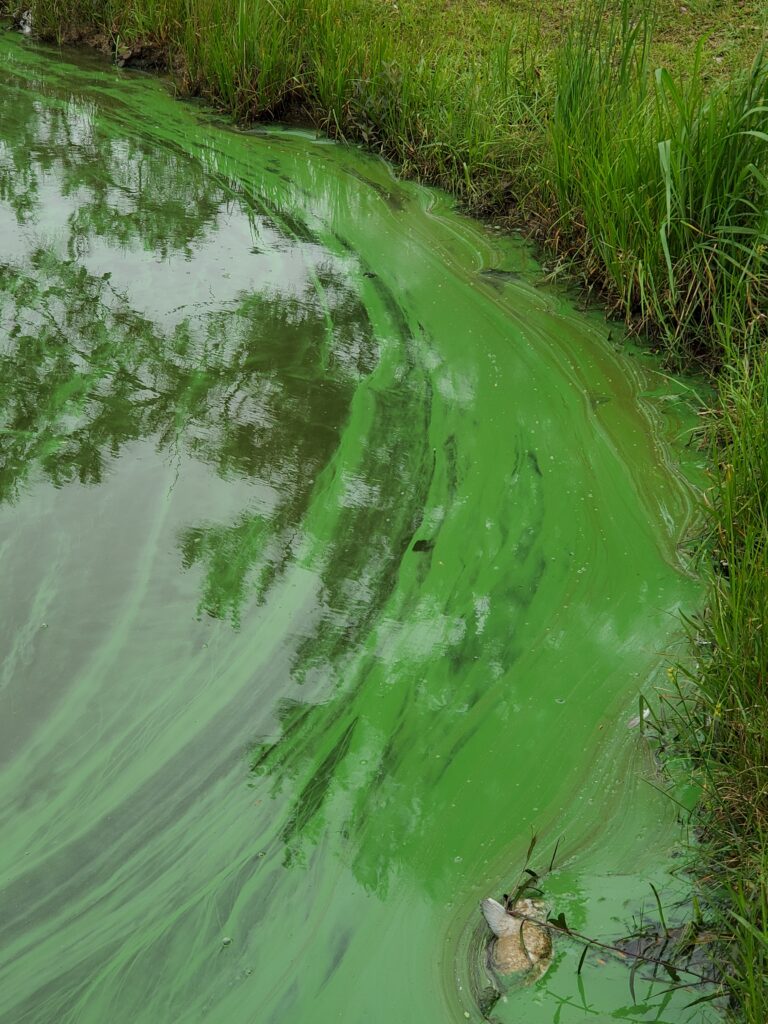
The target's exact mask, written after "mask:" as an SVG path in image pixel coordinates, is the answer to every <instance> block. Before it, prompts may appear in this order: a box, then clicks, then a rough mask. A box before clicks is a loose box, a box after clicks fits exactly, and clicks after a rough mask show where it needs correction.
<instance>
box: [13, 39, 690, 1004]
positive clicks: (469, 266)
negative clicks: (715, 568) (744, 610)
mask: <svg viewBox="0 0 768 1024" xmlns="http://www.w3.org/2000/svg"><path fill="white" fill-rule="evenodd" d="M0 237H1V238H2V248H1V252H0V364H1V366H2V372H1V375H0V395H1V397H2V407H1V413H0V415H1V416H2V420H1V426H0V558H1V563H0V564H1V565H2V579H3V598H2V601H3V605H2V608H3V614H2V617H0V630H2V648H1V655H2V667H1V670H0V671H1V675H0V687H1V689H0V701H1V702H2V704H1V707H2V714H1V716H0V769H1V774H0V814H1V815H2V843H1V844H0V903H1V913H0V1019H2V1020H3V1021H7V1022H10V1024H22V1022H24V1024H26V1022H39V1024H75V1022H77V1024H91V1022H92V1024H104V1022H106V1021H110V1022H112V1024H122V1022H126V1024H127V1022H131V1024H163V1022H177V1021H178V1022H182V1021H183V1022H185V1024H187V1022H194V1021H206V1022H211V1024H219V1022H221V1024H225V1022H226V1024H239V1022H259V1024H268V1022H273V1021H274V1022H287V1021H291V1022H296V1021H300V1022H312V1024H325V1022H330V1021H349V1022H360V1021H366V1022H378V1021H381V1022H385V1021H386V1022H392V1021H419V1024H428V1022H430V1021H435V1022H445V1021H447V1020H452V1019H462V1020H463V1019H466V1018H465V1015H466V1014H469V1015H470V1017H471V1018H473V1019H480V1013H481V1010H480V1009H479V1004H478V998H479V997H478V993H477V991H476V990H477V988H478V983H477V982H476V979H477V977H478V976H479V975H482V965H481V964H480V959H479V958H480V957H481V951H480V946H481V945H482V943H481V941H480V939H479V935H480V933H479V932H478V930H477V927H476V926H477V924H478V921H479V920H480V919H479V914H478V912H477V901H478V900H479V898H481V897H482V896H486V895H498V893H500V892H501V891H502V890H503V889H504V887H505V885H507V884H508V882H509V878H510V876H511V875H512V874H514V872H515V871H516V870H517V868H518V867H519V861H520V858H521V856H522V855H523V854H524V851H525V849H526V847H527V846H528V842H529V839H530V835H531V833H532V831H536V832H537V833H538V834H539V835H540V837H541V839H540V842H541V844H542V848H544V847H546V848H547V849H548V850H549V851H551V848H552V844H553V843H554V840H555V838H556V837H557V836H558V835H561V834H562V836H563V839H562V841H561V847H560V853H559V860H558V863H557V865H556V868H555V871H554V872H553V874H552V875H551V877H550V878H549V879H548V883H547V885H548V898H550V899H551V900H552V901H553V902H554V903H555V904H556V905H557V907H558V909H565V910H566V911H567V913H568V915H569V917H570V919H571V920H572V921H573V922H575V923H576V924H579V925H580V926H582V927H584V928H585V929H587V930H589V929H591V930H593V931H595V932H600V934H614V935H615V934H617V932H619V931H620V930H621V926H622V922H624V921H625V920H626V919H627V918H628V917H630V916H631V915H632V914H635V913H637V912H638V908H640V907H641V905H642V902H643V900H644V899H645V897H646V895H647V890H648V881H649V880H655V881H656V884H657V885H658V886H660V887H662V889H663V891H664V892H665V893H666V894H670V893H671V894H672V895H673V896H674V897H675V898H677V897H678V896H679V895H680V892H681V885H682V883H681V882H680V881H679V879H678V880H677V881H675V880H674V879H673V878H672V876H671V875H670V874H669V871H670V866H671V864H672V863H673V861H672V859H671V858H672V856H673V854H674V852H675V847H676V846H677V845H678V844H679V842H680V831H679V827H678V825H677V824H676V822H675V816H674V809H673V806H672V804H671V803H669V802H665V800H664V799H663V798H662V797H660V796H659V795H658V794H657V793H656V791H655V790H654V789H653V788H652V786H649V785H648V784H647V782H646V781H645V779H644V776H647V775H648V773H649V772H652V765H651V763H650V761H649V760H648V757H647V755H646V753H645V748H644V747H643V745H642V744H641V743H639V741H638V739H637V736H636V735H635V734H630V733H629V732H628V731H627V729H626V720H627V718H629V717H630V716H631V714H632V713H633V711H632V709H633V708H634V707H636V701H637V695H638V693H639V691H640V690H641V689H642V688H644V687H648V686H649V685H650V684H651V683H652V681H653V679H654V678H655V677H656V675H658V674H659V673H660V672H661V671H662V667H663V663H664V655H665V653H667V652H669V651H670V650H673V649H674V645H675V643H676V642H677V639H676V638H677V636H678V633H679V626H678V618H677V612H678V610H679V609H680V608H681V607H683V608H690V607H692V606H693V605H694V604H695V601H696V599H697V597H698V587H697V584H696V582H695V580H693V579H692V578H691V577H689V576H688V575H687V574H686V573H685V571H684V570H683V566H682V563H681V561H680V558H679V554H678V545H679V544H680V541H681V539H682V537H683V534H684V531H685V528H686V524H687V522H688V518H689V516H690V512H691V507H692V497H691V489H690V486H689V484H688V483H686V481H685V480H684V478H683V475H682V473H681V470H680V467H681V464H682V463H683V462H684V461H685V460H686V459H688V461H689V462H691V458H690V451H689V450H688V451H686V450H685V449H684V448H683V447H682V445H681V444H680V443H676V444H673V443H672V439H673V438H674V437H675V436H677V437H678V439H679V438H680V437H684V436H685V435H686V432H687V431H688V430H689V429H690V426H691V419H690V414H689V412H688V410H687V404H686V394H687V390H686V386H685V385H684V384H676V383H675V382H673V381H670V380H669V378H667V377H665V376H663V375H661V374H660V373H659V372H658V371H657V369H655V368H654V366H653V365H652V363H651V362H650V361H649V360H648V359H647V358H646V357H643V356H642V355H641V354H639V353H632V352H630V351H629V350H628V349H626V348H624V349H623V350H619V348H618V346H616V345H615V344H614V343H613V342H612V341H611V339H610V336H609V330H608V326H607V325H606V324H605V323H604V321H602V320H601V318H600V317H599V316H597V315H596V314H587V313H583V312H581V313H580V312H577V311H576V310H575V309H574V307H573V305H572V304H571V302H570V301H569V299H568V298H567V296H564V295H561V294H557V293H555V292H553V291H552V290H547V289H546V288H544V287H541V286H540V283H539V282H538V280H537V268H536V266H535V264H534V263H533V261H532V260H531V258H530V255H529V254H528V252H527V250H526V249H525V248H524V247H523V246H522V245H520V244H517V243H515V242H514V241H511V240H504V241H503V240H501V239H500V238H499V237H498V235H496V234H494V232H493V231H492V230H488V229H484V228H481V227H480V226H478V225H474V224H472V223H471V222H469V221H468V220H466V219H464V218H462V217H460V216H459V215H458V214H456V213H455V212H452V211H451V210H450V208H449V204H448V203H447V202H446V200H445V199H443V198H442V197H440V196H439V195H436V194H435V193H432V192H429V191H428V190H425V189H422V188H419V187H417V186H413V185H406V184H402V183H399V182H397V181H396V180H395V179H394V177H393V176H392V175H391V173H390V171H389V170H388V168H387V167H386V166H385V165H384V164H382V163H380V162H379V161H377V160H375V159H374V158H371V157H367V156H365V155H363V154H360V153H358V152H357V151H354V150H351V149H345V148H343V147H340V146H336V145H331V144H329V143H327V142H324V141H322V140H318V139H314V138H312V137H311V136H309V135H307V134H302V133H300V132H295V131H290V130H285V129H280V128H275V129H271V130H261V131H256V132H250V133H249V132H238V131H235V130H233V129H231V128H228V127H226V126H223V125H221V124H218V123H217V122H216V120H215V118H213V117H212V116H211V115H209V114H206V113H205V112H204V111H200V110H198V109H197V108H194V107H191V106H189V105H184V104H180V103H178V102H176V101H174V100H173V99H171V98H170V96H169V95H168V94H167V92H166V91H165V88H164V87H163V86H162V85H161V84H160V83H158V82H156V81H153V80H151V79H149V78H147V77H144V76H141V75H139V74H127V73H121V72H118V71H116V70H114V69H111V68H109V67H107V66H106V65H104V64H102V63H100V62H99V61H98V60H96V59H95V58H93V59H92V58H87V57H83V56H75V55H73V54H69V55H68V54H66V53H64V54H62V53H60V52H54V51H46V50H45V49H42V48H36V47H34V46H33V45H30V44H28V43H26V44H24V43H22V42H20V41H18V40H16V39H13V38H11V37H10V36H8V35H6V36H3V37H1V38H0ZM628 353H629V354H628ZM688 470H691V466H690V465H689V466H688ZM682 888H684V886H682ZM579 953H580V951H579V950H578V948H576V949H571V948H570V947H569V946H568V945H567V944H565V943H562V942H561V943H560V944H559V946H558V948H557V950H556V956H555V964H554V966H553V967H552V969H551V970H550V972H549V973H548V974H547V975H546V976H545V977H544V978H543V979H541V980H540V981H538V982H537V983H536V984H535V985H532V986H527V987H523V988H520V989H518V990H517V991H515V990H514V989H513V990H510V991H509V992H508V993H504V998H503V999H501V1000H500V1001H498V1002H497V1004H496V1007H495V1009H494V1011H493V1013H494V1014H495V1017H494V1019H497V1020H510V1021H511V1020H525V1021H527V1022H530V1024H537V1022H548V1024H549V1022H551V1021H553V1020H557V1021H560V1022H561V1024H567V1022H569V1021H573V1022H575V1021H582V1020H586V1019H596V1020H599V1019H626V1020H629V1019H631V1020H655V1021H665V1020H668V1021H675V1024H679V1022H681V1021H684V1020H696V1021H699V1020H704V1019H705V1017H704V1016H703V1013H704V1011H702V1009H701V1007H698V1008H697V1009H696V1010H690V1011H683V1009H682V1005H683V1002H688V1001H690V994H689V993H688V994H684V995H685V996H686V998H685V999H684V1000H683V1001H680V1000H681V999H682V997H680V998H678V995H675V994H671V995H670V994H668V995H666V996H662V995H658V994H657V989H658V986H657V988H654V986H653V984H652V983H651V982H646V981H642V980H641V979H640V978H638V980H637V987H638V993H640V992H642V998H641V1000H640V1004H639V1005H638V1006H632V1005H631V1000H630V998H629V994H628V991H627V983H626V972H625V969H624V968H623V966H622V965H620V964H618V965H616V964H611V963H608V964H604V965H593V969H592V971H591V973H589V972H587V974H585V975H583V976H582V978H577V976H576V973H575V963H576V960H577V958H578V955H579ZM478 972H479V974H478ZM473 979H475V980H474V981H473ZM585 979H586V980H585ZM482 984H485V982H482ZM663 987H664V986H661V988H663ZM643 1000H644V1002H643ZM556 1014H557V1016H556Z"/></svg>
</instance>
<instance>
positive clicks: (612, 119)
mask: <svg viewBox="0 0 768 1024" xmlns="http://www.w3.org/2000/svg"><path fill="white" fill-rule="evenodd" d="M27 6H31V8H32V13H33V19H34V25H35V28H36V30H37V31H38V32H39V33H40V34H41V35H42V36H44V37H47V38H58V39H73V38H74V39H77V38H83V37H85V38H97V37H98V38H100V39H101V40H102V41H104V40H106V41H108V42H109V44H110V45H112V46H114V47H117V48H118V49H120V50H121V51H122V50H124V49H125V48H131V47H137V46H144V47H154V48H155V49H156V50H159V51H160V52H161V53H162V54H163V55H164V57H165V59H166V61H167V64H168V67H169V69H170V70H171V71H172V73H173V75H174V77H175V78H176V80H177V82H178V83H179V84H180V86H181V87H182V89H183V90H185V91H187V92H188V93H193V94H199V95H202V96H204V97H206V98H207V99H208V100H209V101H211V102H212V103H214V104H217V105H219V106H220V107H222V108H223V109H225V110H227V111H229V112H231V113H232V114H233V115H234V116H235V117H237V118H239V119H243V120H247V119H257V118H283V117H287V116H296V115H298V116H300V117H301V118H303V119H304V120H305V121H307V122H309V123H310V124H313V125H315V126H317V127H318V128H320V129H322V130H324V131H327V132H329V133H330V134H332V135H334V136H337V137H340V138H346V139H348V140H353V141H360V142H362V143H364V144H365V145H366V146H368V147H370V148H372V149H374V150H376V151H378V152H380V153H382V154H383V155H385V156H387V157H389V158H390V159H392V160H394V161H396V162H397V163H398V164H399V165H400V167H401V169H402V171H403V173H405V174H408V175H411V176H415V177H418V178H421V179H422V180H425V181H429V182H431V183H434V184H438V185H441V186H443V187H445V188H447V189H449V190H451V191H452V192H453V193H454V194H455V195H456V196H457V197H459V198H460V199H461V200H462V202H463V203H464V204H465V205H466V206H468V207H469V208H470V209H472V210H474V211H475V212H485V213H493V214H494V215H497V216H501V215H507V216H510V217H515V218H516V219H518V220H519V219H521V218H525V219H526V221H527V223H529V224H530V225H532V229H533V230H535V231H536V232H537V234H538V237H539V238H540V240H542V241H543V242H544V243H545V244H546V245H548V246H549V247H550V248H551V249H552V250H554V251H555V252H556V253H557V254H558V256H559V257H560V259H561V261H562V263H563V264H567V265H568V267H569V269H570V270H571V271H572V272H575V273H577V274H579V275H581V276H582V278H583V279H584V280H585V281H586V282H587V283H588V284H589V286H590V287H594V288H597V289H599V290H600V292H601V293H602V294H603V295H604V296H605V297H606V299H607V300H608V301H609V302H610V303H611V304H612V305H613V307H614V309H615V310H616V311H617V312H618V313H619V314H620V315H621V316H622V317H623V318H624V319H625V320H626V321H627V323H628V324H630V325H632V326H633V327H636V328H640V329H643V330H644V331H645V332H647V334H648V335H650V336H651V337H652V338H654V339H655V340H656V342H657V344H658V345H659V347H661V348H662V349H663V351H665V352H666V353H667V355H668V357H669V359H670V361H672V362H673V363H675V364H677V365H682V364H688V365H690V364H691V363H697V364H699V365H704V366H705V367H706V368H708V369H709V370H710V371H711V372H713V373H714V374H716V375H717V376H716V382H717V386H718V393H719V406H718V408H717V409H716V410H715V413H714V415H713V416H712V417H711V425H710V444H711V452H712V465H713V472H714V476H713V482H712V487H711V489H710V491H709V492H708V495H707V504H706V508H705V512H704V515H705V518H706V522H707V524H708V529H709V542H708V543H709V548H710V550H711V552H712V570H711V578H710V592H709V602H708V609H707V612H706V615H705V616H704V617H703V618H702V619H701V620H700V621H699V622H697V623H696V625H695V635H694V637H693V647H694V649H695V652H696V658H697V668H696V671H695V674H694V678H693V683H694V689H693V691H692V692H693V696H694V699H693V700H691V691H690V690H689V691H688V693H687V694H686V703H685V705H684V708H685V710H684V712H680V713H679V720H678V722H677V725H678V727H679V729H680V732H681V736H682V739H681V742H682V743H683V745H684V747H685V750H686V752H687V753H688V755H689V756H690V757H691V759H692V760H693V761H694V763H695V764H696V766H697V770H698V771H700V772H701V774H702V777H703V779H704V780H705V782H706V787H707V788H706V790H705V797H704V801H703V803H702V807H701V809H700V812H699V821H700V823H701V826H702V828H703V830H704V837H705V842H704V845H703V847H702V857H703V858H704V859H706V858H707V857H708V858H709V860H708V865H709V867H708V870H709V869H711V874H712V877H713V878H715V879H716V881H717V887H714V886H712V885H707V886H706V887H705V891H706V893H708V894H709V896H710V897H712V898H713V902H714V904H715V905H716V906H717V907H718V913H719V915H720V927H721V930H722V933H723V935H724V942H725V943H726V945H727V946H728V948H729V954H728V957H729V962H730V964H731V970H730V973H729V976H728V984H729V985H730V989H731V993H732V996H733V1006H734V1014H735V1015H737V1016H738V1015H741V1018H742V1019H744V1020H746V1021H748V1022H749V1024H766V1021H768V989H766V984H765V977H766V969H767V968H768V920H767V907H768V895H767V892H766V883H767V880H768V768H767V767H766V766H767V765H768V740H767V739H766V737H768V694H767V693H766V687H767V686H768V660H767V659H768V655H767V654H766V636H765V632H766V628H768V627H767V625H766V623H767V622H768V367H767V366H766V360H767V359H768V341H767V339H768V53H767V52H766V49H765V47H764V46H762V47H761V46H760V45H759V41H757V40H756V45H755V53H754V54H753V55H752V56H753V57H754V60H753V61H752V62H751V64H750V63H749V62H747V64H746V65H745V67H744V68H743V69H742V71H741V72H740V73H738V74H736V75H734V76H733V77H732V78H731V79H730V80H728V81H725V82H720V83H716V84H707V83H706V82H705V78H704V76H703V74H700V73H698V72H699V65H698V63H697V61H694V62H693V66H692V68H689V73H688V74H687V75H685V76H684V77H682V78H680V77H679V76H678V78H673V76H672V75H671V74H669V73H668V72H667V71H665V70H663V69H662V70H659V69H656V68H654V67H653V64H652V60H651V53H652V50H651V40H652V37H653V30H654V25H653V20H652V17H651V15H650V14H649V12H648V10H647V9H646V8H644V7H642V6H638V5H636V4H634V3H632V2H630V0H611V2H609V0H584V2H583V4H581V5H580V6H579V13H578V14H577V15H576V16H574V18H573V20H572V21H571V23H570V25H569V27H567V28H566V30H565V32H564V34H563V37H562V39H561V40H560V46H559V47H558V48H557V50H556V51H554V52H553V51H551V50H550V51H548V52H541V48H540V47H539V45H538V42H537V40H536V33H535V31H532V32H531V33H529V34H528V35H526V36H520V37H519V38H516V37H515V36H513V35H510V33H509V32H508V31H504V32H502V31H499V32H497V33H491V36H492V38H490V39H488V40H483V44H482V46H480V45H479V44H475V45H476V46H477V49H476V50H473V49H472V48H471V47H470V48H469V52H467V48H466V47H462V46H458V47H457V46H453V45H448V43H447V42H445V41H444V40H441V39H435V40H434V41H433V42H432V43H431V44H430V45H429V46H427V47H424V46H419V47H415V46H413V45H411V43H412V40H411V39H410V38H409V36H408V35H407V33H406V34H402V33H397V32H393V31H391V25H392V22H391V20H388V18H387V16H386V13H382V12H384V11H385V6H386V5H382V4H378V5H377V4H375V3H371V0H0V11H2V10H3V9H5V10H6V11H7V12H9V13H18V11H19V10H20V9H22V8H24V7H27ZM549 14H550V12H544V13H543V14H542V17H543V18H546V17H548V16H549ZM534 28H535V26H534ZM702 59H703V58H702V54H701V51H700V52H699V57H698V60H699V61H700V60H702Z"/></svg>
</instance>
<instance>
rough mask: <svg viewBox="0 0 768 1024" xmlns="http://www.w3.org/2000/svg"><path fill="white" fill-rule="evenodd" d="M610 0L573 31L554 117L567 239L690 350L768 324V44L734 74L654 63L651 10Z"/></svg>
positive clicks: (683, 356)
mask: <svg viewBox="0 0 768 1024" xmlns="http://www.w3.org/2000/svg"><path fill="white" fill-rule="evenodd" d="M607 8H608V5H607V4H606V3H604V2H600V3H597V4H596V6H595V7H594V9H593V10H591V11H590V12H589V13H588V14H586V15H584V16H583V17H582V18H581V19H579V20H578V21H577V22H576V23H575V24H574V26H573V27H572V29H571V31H570V32H569V33H568V36H567V39H566V42H565V45H564V46H563V48H562V55H561V59H560V60H559V62H558V64H557V67H556V72H555V74H556V96H555V105H554V112H553V115H552V117H551V119H550V121H549V123H548V130H549V138H550V141H551V145H550V147H549V153H550V156H551V159H552V162H553V168H552V178H553V181H554V190H555V198H556V203H557V207H558V211H559V220H558V223H557V227H558V236H557V237H558V240H559V243H560V245H561V246H565V248H566V250H567V252H568V253H569V255H570V256H571V258H573V255H574V254H575V255H576V256H577V257H578V258H579V259H580V260H581V263H582V266H583V268H584V271H585V273H586V274H587V275H588V276H589V277H590V278H591V279H596V280H598V281H600V283H601V284H602V285H603V286H605V285H607V286H608V288H609V290H610V293H611V294H612V295H614V297H615V300H616V303H617V305H618V306H619V307H620V308H621V310H622V311H623V313H624V314H625V316H626V318H627V320H628V321H630V322H634V323H636V324H639V325H640V326H644V327H645V328H646V329H651V330H653V331H656V332H658V333H660V334H661V336H662V337H663V339H664V343H665V348H666V350H667V351H668V352H669V353H670V354H671V356H672V357H673V358H674V359H675V360H676V361H677V362H686V361H689V360H690V359H691V358H692V357H699V358H700V357H707V358H708V359H709V361H710V362H711V363H717V362H719V361H720V360H721V359H722V354H723V352H724V351H727V350H730V348H731V347H733V346H739V345H751V344H752V343H753V342H755V341H756V339H758V338H759V337H760V336H765V334H766V328H767V326H768V325H767V323H766V310H767V309H768V133H766V131H765V127H766V124H767V123H768V53H766V51H765V50H764V49H761V50H760V51H759V52H758V54H757V56H756V58H755V60H754V62H753V64H752V66H751V68H750V69H749V70H748V71H746V72H743V73H740V74H738V75H737V76H735V77H734V78H733V79H732V80H731V81H730V82H728V83H727V84H724V85H721V86H718V87H715V88H713V89H710V90H706V89H705V87H704V85H703V83H702V79H701V76H700V75H698V74H694V75H692V76H691V77H690V78H689V79H688V80H687V81H686V82H684V83H680V82H675V81H674V80H673V79H672V77H671V76H670V74H669V73H668V72H666V71H664V70H657V71H656V72H655V74H653V75H652V74H651V73H650V69H649V63H648V61H649V46H650V38H651V22H650V18H649V16H648V14H647V13H646V12H644V11H642V10H641V11H640V12H639V13H636V12H635V11H634V10H633V7H632V5H631V4H630V3H629V2H628V0H623V2H622V4H621V9H620V12H619V14H618V16H617V17H616V18H614V19H610V20H609V21H608V27H607V29H606V27H605V20H606V16H607Z"/></svg>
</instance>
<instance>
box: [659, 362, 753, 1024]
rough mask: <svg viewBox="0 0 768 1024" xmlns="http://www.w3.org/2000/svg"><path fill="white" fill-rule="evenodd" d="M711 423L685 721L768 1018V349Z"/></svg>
mask: <svg viewBox="0 0 768 1024" xmlns="http://www.w3.org/2000/svg"><path fill="white" fill-rule="evenodd" d="M709 432H710V441H711V452H712V465H713V470H712V473H713V479H712V486H711V488H710V489H709V490H708V492H707V494H706V507H705V512H706V521H707V525H708V528H709V534H710V535H709V538H708V542H707V544H706V549H707V550H708V551H709V552H710V554H711V565H710V571H709V601H708V607H707V611H706V613H705V614H704V615H703V616H701V617H700V618H699V619H697V620H695V621H693V622H692V623H691V634H692V643H693V646H694V649H695V650H696V659H697V660H696V662H695V665H694V669H693V670H688V678H689V682H692V683H693V684H694V685H693V687H690V686H687V687H686V688H685V691H684V693H683V697H684V700H683V701H682V702H681V703H680V704H679V705H678V712H677V715H676V724H677V726H678V731H679V734H680V737H679V742H680V743H681V744H682V748H683V750H684V752H685V753H686V754H687V755H688V756H689V757H690V758H691V759H692V762H693V764H694V768H695V770H696V772H697V773H698V775H699V778H700V780H701V784H702V788H703V795H704V796H703V802H702V805H701V806H700V808H699V811H698V824H699V830H700V834H701V837H702V846H701V852H702V857H703V859H704V867H705V868H706V869H708V874H709V877H708V878H706V877H705V882H706V885H705V889H706V891H708V892H709V894H710V895H713V896H714V903H715V906H716V908H717V910H718V911H719V919H720V930H721V931H722V932H723V934H724V936H725V940H724V941H725V944H726V945H727V947H728V950H729V953H728V960H729V961H730V964H731V970H730V971H729V972H728V975H727V978H726V981H727V984H728V986H729V987H730V990H731V993H732V996H733V1005H734V1007H735V1008H736V1009H738V1011H739V1013H740V1015H741V1017H742V1019H744V1020H746V1021H748V1022H750V1024H752V1022H754V1024H757V1022H761V1021H765V1020H768V988H767V987H766V977H768V700H767V699H766V687H767V686H768V637H767V636H766V630H767V629H768V349H766V348H763V349H762V350H761V351H760V350H758V351H755V352H753V353H751V354H741V355H737V354H734V355H733V356H732V357H731V358H730V359H729V361H728V362H727V364H726V365H725V366H724V367H723V369H722V371H721V376H720V408H719V410H718V415H717V416H716V417H714V418H713V420H712V423H711V425H710V428H709ZM702 873H703V874H704V875H705V876H706V875H707V871H704V870H703V872H702Z"/></svg>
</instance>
